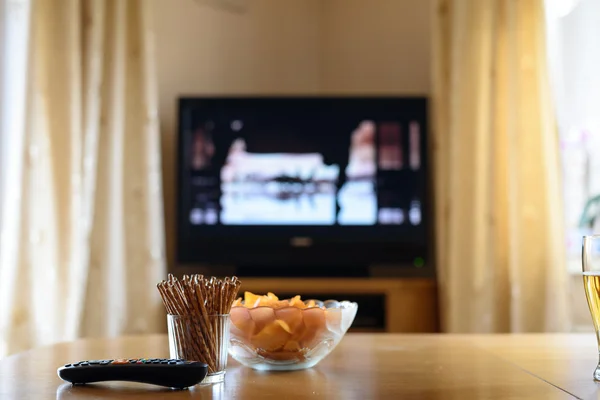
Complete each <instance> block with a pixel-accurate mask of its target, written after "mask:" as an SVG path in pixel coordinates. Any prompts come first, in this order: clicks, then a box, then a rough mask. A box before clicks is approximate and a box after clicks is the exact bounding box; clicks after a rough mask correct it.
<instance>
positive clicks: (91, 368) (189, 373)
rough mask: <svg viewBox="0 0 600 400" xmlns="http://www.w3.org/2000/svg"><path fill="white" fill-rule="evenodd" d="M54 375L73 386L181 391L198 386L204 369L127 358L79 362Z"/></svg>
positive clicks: (184, 363) (195, 365) (197, 364)
mask: <svg viewBox="0 0 600 400" xmlns="http://www.w3.org/2000/svg"><path fill="white" fill-rule="evenodd" d="M57 372H58V376H59V377H60V379H62V380H65V381H67V382H71V383H72V384H74V385H79V384H84V383H93V382H106V381H127V382H140V383H149V384H152V385H159V386H166V387H170V388H175V389H184V388H186V387H189V386H194V385H195V384H197V383H200V382H202V380H203V379H204V378H205V377H206V374H207V373H208V366H207V365H206V364H204V363H201V362H198V361H186V360H181V359H177V360H174V359H164V358H129V359H117V360H90V361H80V362H76V363H73V364H67V365H65V366H63V367H60V368H59V369H58V371H57Z"/></svg>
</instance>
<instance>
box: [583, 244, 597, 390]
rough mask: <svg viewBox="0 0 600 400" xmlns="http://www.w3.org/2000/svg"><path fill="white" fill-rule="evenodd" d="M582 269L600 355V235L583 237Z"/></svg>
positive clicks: (595, 372) (595, 373) (595, 374)
mask: <svg viewBox="0 0 600 400" xmlns="http://www.w3.org/2000/svg"><path fill="white" fill-rule="evenodd" d="M582 267H583V286H584V288H585V297H586V298H587V302H588V306H589V308H590V314H591V315H592V322H593V323H594V330H595V331H596V338H597V340H598V352H599V355H600V235H592V236H584V237H583V250H582ZM594 380H596V381H600V362H599V363H598V365H597V366H596V369H595V370H594Z"/></svg>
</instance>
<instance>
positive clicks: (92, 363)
mask: <svg viewBox="0 0 600 400" xmlns="http://www.w3.org/2000/svg"><path fill="white" fill-rule="evenodd" d="M98 364H100V361H96V360H93V361H90V365H98Z"/></svg>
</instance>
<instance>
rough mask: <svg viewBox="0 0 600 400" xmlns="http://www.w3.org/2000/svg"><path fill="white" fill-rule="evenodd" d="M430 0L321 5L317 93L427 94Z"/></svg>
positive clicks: (330, 0) (326, 1) (328, 0)
mask: <svg viewBox="0 0 600 400" xmlns="http://www.w3.org/2000/svg"><path fill="white" fill-rule="evenodd" d="M430 4H431V1H429V0H419V1H414V0H370V1H368V2H367V1H365V0H323V3H322V6H323V16H322V21H323V24H322V50H321V51H322V53H321V54H322V60H321V74H320V83H321V89H322V91H324V92H328V93H385V94H399V93H400V94H420V95H423V94H427V93H429V87H430V83H429V71H430V68H429V62H430V47H431V46H430V40H431V33H430V31H431V29H430V26H431V24H430V15H431V10H430V8H431V5H430Z"/></svg>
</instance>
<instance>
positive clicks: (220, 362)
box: [157, 274, 241, 373]
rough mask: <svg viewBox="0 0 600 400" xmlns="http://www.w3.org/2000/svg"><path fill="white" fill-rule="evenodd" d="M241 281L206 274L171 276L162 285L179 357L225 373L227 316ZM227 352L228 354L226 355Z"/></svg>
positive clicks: (235, 278)
mask: <svg viewBox="0 0 600 400" xmlns="http://www.w3.org/2000/svg"><path fill="white" fill-rule="evenodd" d="M240 285H241V281H240V280H239V279H238V278H237V277H235V276H234V277H233V278H225V279H218V278H215V277H211V278H210V279H208V278H205V277H204V276H203V275H192V276H189V275H184V276H183V278H182V279H177V278H176V277H174V276H173V275H172V274H169V276H168V278H167V280H163V281H161V282H159V283H158V285H157V287H158V291H159V292H160V295H161V297H162V300H163V303H164V305H165V308H166V310H167V313H168V314H170V315H173V316H176V317H174V318H172V319H171V322H170V324H171V326H170V327H169V329H172V334H173V335H172V336H173V339H174V340H175V343H174V344H175V346H176V348H177V353H178V358H183V359H186V360H195V361H201V362H204V363H206V364H207V365H208V372H209V373H215V372H219V371H222V370H224V363H225V362H226V360H227V353H226V352H227V345H228V343H224V342H223V341H224V340H225V339H224V338H227V337H228V332H224V330H226V329H227V325H225V324H224V321H225V320H226V319H225V318H226V317H224V316H225V315H227V314H229V312H230V310H231V306H232V304H233V302H234V300H235V298H236V296H237V293H238V290H239V288H240ZM224 352H225V353H224Z"/></svg>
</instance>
